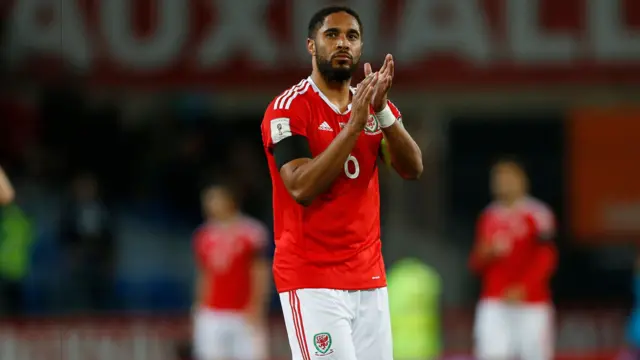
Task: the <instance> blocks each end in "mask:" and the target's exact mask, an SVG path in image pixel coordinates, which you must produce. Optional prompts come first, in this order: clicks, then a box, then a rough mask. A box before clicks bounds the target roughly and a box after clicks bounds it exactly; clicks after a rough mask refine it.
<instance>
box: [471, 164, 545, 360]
mask: <svg viewBox="0 0 640 360" xmlns="http://www.w3.org/2000/svg"><path fill="white" fill-rule="evenodd" d="M491 188H492V192H493V196H494V198H495V200H494V201H493V202H492V203H491V204H490V205H489V206H488V207H487V208H485V210H484V211H483V212H482V214H481V215H480V218H479V221H478V227H477V237H476V244H475V248H474V250H473V252H472V254H471V260H470V264H471V267H472V269H473V270H474V271H475V272H476V273H477V274H478V275H479V276H480V277H481V278H482V285H483V286H482V294H481V299H480V302H479V304H478V307H477V310H476V320H475V321H476V323H475V329H474V337H475V351H476V357H477V358H478V359H479V360H510V359H514V358H515V359H520V360H551V359H552V358H553V341H554V332H553V327H554V326H553V307H552V303H551V294H550V289H549V281H550V278H551V276H552V274H553V272H554V270H555V267H556V261H557V255H556V250H555V246H554V243H553V241H554V236H555V219H554V215H553V213H552V212H551V210H550V209H549V207H548V206H547V205H545V204H544V203H542V202H541V201H539V200H537V199H534V198H532V197H530V196H529V195H528V193H527V191H528V178H527V175H526V173H525V169H524V167H523V166H522V165H521V163H520V162H518V161H517V160H516V159H512V158H504V159H501V160H499V161H498V162H497V163H496V164H495V165H494V166H493V168H492V169H491Z"/></svg>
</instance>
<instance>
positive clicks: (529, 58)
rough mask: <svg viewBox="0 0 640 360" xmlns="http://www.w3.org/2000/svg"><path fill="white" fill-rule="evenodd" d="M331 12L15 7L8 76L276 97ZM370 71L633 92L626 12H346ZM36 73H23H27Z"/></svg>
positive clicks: (63, 0) (508, 0)
mask: <svg viewBox="0 0 640 360" xmlns="http://www.w3.org/2000/svg"><path fill="white" fill-rule="evenodd" d="M328 3H331V1H325V0H305V1H302V0H300V1H295V0H243V1H237V0H218V1H211V0H190V1H173V0H109V1H100V0H60V1H52V2H51V1H39V0H21V1H16V0H14V1H13V2H12V4H11V5H10V6H6V9H5V10H4V18H5V20H6V21H7V26H6V29H7V31H6V34H5V38H6V40H7V41H6V44H7V46H8V52H7V54H8V55H9V56H8V57H9V62H10V63H11V64H12V65H13V66H14V67H15V68H16V69H20V68H22V69H25V68H29V69H30V70H34V71H37V72H39V73H40V75H43V74H44V73H46V72H58V71H59V70H60V69H59V67H57V66H54V62H55V61H56V60H54V59H57V60H58V61H60V60H63V61H61V62H62V63H65V64H66V65H67V67H69V68H72V69H73V70H74V71H76V72H78V73H81V74H84V75H87V76H88V77H89V78H90V79H91V80H92V81H94V82H95V83H98V84H113V85H127V86H142V87H145V86H146V87H150V86H159V85H178V86H181V85H201V86H206V87H212V88H213V87H221V86H225V87H236V88H247V87H251V88H255V87H282V86H286V85H290V84H292V83H294V82H297V79H299V78H300V77H303V76H306V74H307V73H308V72H309V69H310V58H309V55H308V54H307V53H306V50H305V42H306V36H307V35H306V31H307V30H306V28H307V22H308V19H309V18H310V17H311V14H312V13H313V12H314V11H316V10H317V9H318V8H320V7H321V6H323V5H326V4H328ZM341 3H343V4H347V5H351V6H353V7H354V8H356V9H357V10H358V11H359V12H360V15H361V17H362V20H363V22H364V24H365V25H364V41H365V54H364V58H365V59H366V60H367V61H373V62H374V63H375V62H379V61H380V60H382V58H383V56H384V54H386V53H392V54H394V55H395V57H396V60H397V61H396V62H397V67H398V70H397V84H398V86H400V87H429V86H442V85H465V86H468V85H474V86H486V85H491V86H499V85H504V84H509V85H513V84H519V85H537V84H574V85H576V84H607V83H637V82H639V81H640V50H638V49H640V2H638V1H634V0H597V1H589V0H563V1H557V0H478V1H443V2H438V1H410V0H404V1H401V0H396V1H394V0H350V1H342V2H341ZM27 64H30V65H27Z"/></svg>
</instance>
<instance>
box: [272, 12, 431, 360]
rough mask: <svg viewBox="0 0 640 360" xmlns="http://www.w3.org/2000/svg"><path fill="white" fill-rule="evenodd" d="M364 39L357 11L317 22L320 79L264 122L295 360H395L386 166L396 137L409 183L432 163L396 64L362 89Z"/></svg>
mask: <svg viewBox="0 0 640 360" xmlns="http://www.w3.org/2000/svg"><path fill="white" fill-rule="evenodd" d="M363 38H365V35H364V33H363V28H362V24H361V22H360V18H359V16H358V15H357V13H356V12H354V11H353V10H351V9H349V8H346V7H328V8H324V9H322V10H320V11H318V12H317V13H316V14H315V15H314V16H313V17H312V18H311V21H310V23H309V29H308V40H307V50H308V52H309V54H310V55H311V58H312V66H313V71H312V73H311V76H309V77H308V78H306V79H304V80H302V81H301V82H299V83H298V84H297V85H295V86H293V87H291V88H290V89H288V90H286V91H285V92H283V93H282V94H280V95H279V96H277V97H276V98H275V99H274V100H273V101H272V102H271V103H270V104H269V107H268V108H267V110H266V112H265V115H264V119H263V122H262V139H263V144H264V148H265V152H266V156H267V160H268V163H269V171H270V173H271V180H272V184H273V210H274V227H275V241H276V251H275V258H274V265H273V274H274V280H275V283H276V287H277V289H278V292H279V294H280V300H281V303H282V308H283V313H284V319H285V324H286V328H287V333H288V336H289V343H290V346H291V351H292V357H293V359H295V360H311V359H316V358H317V359H322V358H324V357H325V356H327V358H331V359H336V360H356V359H359V360H391V359H392V344H391V327H390V321H389V310H388V299H387V289H386V276H385V268H384V263H383V259H382V253H381V243H380V194H379V184H378V165H377V160H378V159H379V157H380V154H381V150H382V146H381V142H382V140H383V138H384V140H385V143H386V145H387V146H388V151H389V153H390V155H391V164H392V165H393V167H394V168H395V169H396V171H397V172H398V173H399V174H400V175H401V176H402V177H403V178H405V179H417V178H418V177H419V176H420V174H421V172H422V154H421V152H420V149H419V148H418V146H417V145H416V143H415V141H414V140H413V139H412V138H411V136H410V135H409V133H408V132H407V131H406V130H405V129H404V127H403V125H402V123H401V116H400V113H399V111H398V109H397V108H396V107H395V106H394V105H393V104H392V103H391V102H390V101H388V99H387V92H388V91H389V89H390V87H391V83H392V80H393V74H394V60H393V57H392V56H391V55H387V56H386V58H385V60H384V64H383V65H382V67H381V68H380V70H379V71H378V72H375V73H374V72H373V71H372V70H371V65H369V64H365V66H364V73H365V79H364V80H363V81H362V82H361V83H360V84H358V86H357V88H352V87H351V86H350V83H351V77H352V74H353V73H354V71H355V70H356V69H357V68H358V63H359V60H360V55H361V51H362V44H363Z"/></svg>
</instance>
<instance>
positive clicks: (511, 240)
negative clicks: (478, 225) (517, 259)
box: [490, 213, 532, 246]
mask: <svg viewBox="0 0 640 360" xmlns="http://www.w3.org/2000/svg"><path fill="white" fill-rule="evenodd" d="M490 231H491V233H492V236H491V237H492V238H494V239H495V241H498V242H503V243H508V244H510V245H511V246H513V245H518V244H519V245H524V244H526V243H528V242H529V239H530V238H531V234H532V228H531V225H530V222H529V221H528V216H527V215H526V214H524V213H503V214H496V215H494V216H493V217H492V222H491V227H490Z"/></svg>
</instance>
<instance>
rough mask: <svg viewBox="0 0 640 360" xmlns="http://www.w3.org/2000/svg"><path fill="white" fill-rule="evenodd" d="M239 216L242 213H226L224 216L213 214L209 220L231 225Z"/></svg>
mask: <svg viewBox="0 0 640 360" xmlns="http://www.w3.org/2000/svg"><path fill="white" fill-rule="evenodd" d="M239 217H240V214H238V213H232V214H226V215H224V216H217V217H213V216H212V217H210V218H209V222H212V223H216V224H220V225H229V224H233V223H234V222H236V221H237V220H238V218H239Z"/></svg>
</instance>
